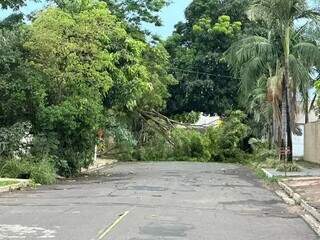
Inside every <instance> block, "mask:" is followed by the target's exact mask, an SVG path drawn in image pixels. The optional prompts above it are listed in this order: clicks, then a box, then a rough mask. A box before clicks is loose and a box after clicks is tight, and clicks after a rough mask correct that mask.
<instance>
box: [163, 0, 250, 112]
mask: <svg viewBox="0 0 320 240" xmlns="http://www.w3.org/2000/svg"><path fill="white" fill-rule="evenodd" d="M247 7H248V1H237V0H228V1H218V0H210V1H209V2H208V1H204V0H194V1H193V2H192V3H191V4H190V6H189V7H188V8H187V9H186V11H185V16H186V22H185V23H178V24H177V25H176V28H175V32H174V33H173V35H172V36H171V37H170V38H169V39H168V40H167V41H166V48H167V50H168V52H169V53H170V56H171V62H172V72H173V73H174V74H175V77H176V78H177V79H178V80H179V85H177V86H174V87H172V88H171V93H172V96H173V97H172V98H171V99H170V100H169V102H168V108H167V112H168V113H169V114H180V113H183V112H190V111H198V112H205V113H211V114H213V113H218V114H222V113H224V112H225V111H226V110H230V109H236V108H238V106H239V104H238V98H237V95H238V94H237V91H238V83H239V81H238V79H237V78H235V77H233V76H232V73H231V72H230V70H229V69H228V66H227V64H226V63H224V62H223V61H222V58H223V53H224V52H225V51H226V50H227V49H228V47H229V46H230V45H231V44H232V43H233V42H234V41H235V40H236V39H237V38H238V35H239V34H240V33H242V31H249V30H250V27H251V26H253V25H254V23H251V21H250V20H249V19H248V18H247V15H246V10H247ZM241 29H244V30H242V31H240V30H241Z"/></svg>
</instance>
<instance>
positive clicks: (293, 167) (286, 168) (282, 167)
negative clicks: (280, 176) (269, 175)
mask: <svg viewBox="0 0 320 240" xmlns="http://www.w3.org/2000/svg"><path fill="white" fill-rule="evenodd" d="M276 170H277V171H279V172H300V171H301V168H300V167H299V165H297V164H296V163H284V162H281V163H280V164H279V165H278V166H277V168H276Z"/></svg>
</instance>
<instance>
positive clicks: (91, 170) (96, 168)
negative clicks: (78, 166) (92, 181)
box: [81, 160, 118, 174]
mask: <svg viewBox="0 0 320 240" xmlns="http://www.w3.org/2000/svg"><path fill="white" fill-rule="evenodd" d="M117 162H118V161H117V160H111V161H110V162H107V163H104V164H101V165H98V166H92V167H89V169H83V170H82V171H81V173H83V174H90V173H96V172H99V171H100V170H102V169H104V168H105V167H107V166H112V165H114V164H115V163H117Z"/></svg>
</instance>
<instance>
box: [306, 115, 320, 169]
mask: <svg viewBox="0 0 320 240" xmlns="http://www.w3.org/2000/svg"><path fill="white" fill-rule="evenodd" d="M304 160H306V161H309V162H314V163H319V164H320V121H318V122H313V123H308V124H306V125H305V129H304Z"/></svg>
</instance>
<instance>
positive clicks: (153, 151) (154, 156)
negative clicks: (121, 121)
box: [132, 132, 172, 161]
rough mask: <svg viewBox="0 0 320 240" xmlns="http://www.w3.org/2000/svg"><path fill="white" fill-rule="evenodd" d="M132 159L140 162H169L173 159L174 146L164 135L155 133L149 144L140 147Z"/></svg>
mask: <svg viewBox="0 0 320 240" xmlns="http://www.w3.org/2000/svg"><path fill="white" fill-rule="evenodd" d="M132 157H133V158H134V159H137V160H138V161H167V160H168V159H169V158H171V157H172V146H170V144H168V142H167V140H166V139H165V138H164V137H163V136H162V135H160V134H159V133H156V132H153V134H152V137H151V138H150V140H149V141H148V143H146V144H144V145H143V146H139V147H138V148H137V149H136V151H135V152H134V153H133V156H132Z"/></svg>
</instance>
